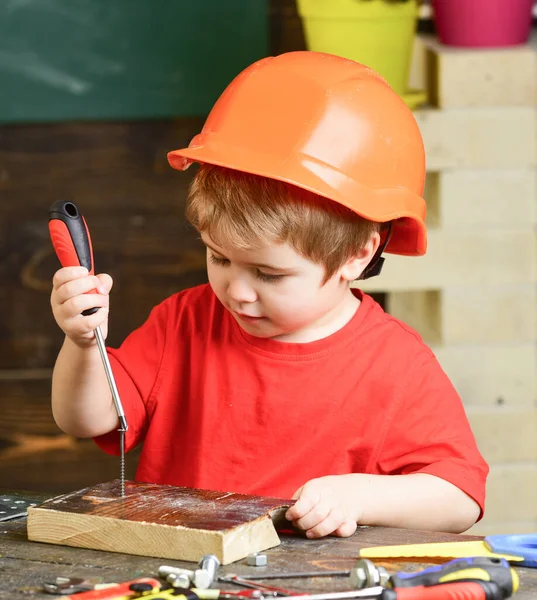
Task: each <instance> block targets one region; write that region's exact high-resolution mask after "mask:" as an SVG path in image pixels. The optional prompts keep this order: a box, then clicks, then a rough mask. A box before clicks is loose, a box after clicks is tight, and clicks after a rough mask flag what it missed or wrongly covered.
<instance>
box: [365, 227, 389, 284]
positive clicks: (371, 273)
mask: <svg viewBox="0 0 537 600" xmlns="http://www.w3.org/2000/svg"><path fill="white" fill-rule="evenodd" d="M392 229H393V226H392V222H391V221H390V222H389V223H388V232H387V233H386V237H385V238H384V241H383V242H382V244H381V245H380V246H379V247H378V248H377V251H376V252H375V254H374V255H373V258H372V259H371V260H370V261H369V264H368V265H367V267H366V268H365V269H364V270H363V271H362V274H361V275H360V277H358V279H357V281H360V280H363V279H370V278H371V277H376V276H377V275H380V272H381V271H382V267H383V265H384V257H383V256H381V254H382V253H383V252H384V250H385V248H386V246H387V245H388V243H389V241H390V239H391V237H392Z"/></svg>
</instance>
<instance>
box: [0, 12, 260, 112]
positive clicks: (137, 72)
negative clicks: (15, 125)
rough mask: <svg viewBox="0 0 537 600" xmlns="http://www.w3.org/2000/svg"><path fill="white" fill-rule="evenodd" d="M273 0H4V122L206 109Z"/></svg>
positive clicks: (0, 77)
mask: <svg viewBox="0 0 537 600" xmlns="http://www.w3.org/2000/svg"><path fill="white" fill-rule="evenodd" d="M266 3H267V0H0V122H4V123H6V122H23V123H26V122H36V121H66V120H78V119H114V120H117V119H136V118H156V117H173V116H179V115H181V116H195V115H204V114H207V112H208V111H209V109H210V107H211V106H212V104H213V103H214V101H215V100H216V99H217V98H218V96H219V94H220V93H221V92H222V90H223V89H224V87H225V86H226V85H227V83H229V81H230V80H231V79H232V78H233V77H234V76H235V75H236V74H237V73H238V72H239V71H241V70H242V69H243V68H244V67H246V66H247V65H248V64H250V63H252V62H254V61H255V60H258V59H259V58H262V57H263V56H266V55H267V53H268V41H267V39H268V35H267V22H268V16H267V6H266Z"/></svg>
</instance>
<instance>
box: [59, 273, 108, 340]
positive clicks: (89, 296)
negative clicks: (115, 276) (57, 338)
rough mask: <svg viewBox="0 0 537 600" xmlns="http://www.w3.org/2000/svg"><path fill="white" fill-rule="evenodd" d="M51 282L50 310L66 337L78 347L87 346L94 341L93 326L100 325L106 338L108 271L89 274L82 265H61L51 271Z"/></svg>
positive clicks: (94, 327)
mask: <svg viewBox="0 0 537 600" xmlns="http://www.w3.org/2000/svg"><path fill="white" fill-rule="evenodd" d="M52 286H53V287H52V293H51V295H50V304H51V306H52V314H53V315H54V318H55V319H56V323H57V324H58V326H59V327H60V329H61V330H62V331H63V332H64V333H65V335H66V336H67V337H68V338H70V339H71V340H72V341H73V342H74V343H75V344H76V345H77V346H79V347H80V348H87V347H89V346H92V345H93V344H95V334H94V329H96V328H97V327H99V326H100V327H101V329H102V333H103V336H104V337H105V338H106V334H107V329H108V306H109V304H108V300H109V297H108V294H109V292H110V289H111V288H112V278H111V277H110V275H106V274H100V275H88V271H87V269H85V268H84V267H64V268H62V269H59V270H58V271H56V273H55V274H54V278H53V280H52ZM88 292H92V293H88ZM95 306H96V307H98V308H99V310H98V311H97V312H95V313H94V314H92V315H88V316H83V315H82V312H83V311H85V310H87V309H88V308H93V307H95Z"/></svg>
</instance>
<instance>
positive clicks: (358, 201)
mask: <svg viewBox="0 0 537 600" xmlns="http://www.w3.org/2000/svg"><path fill="white" fill-rule="evenodd" d="M169 161H170V163H171V165H172V166H173V167H174V168H177V169H184V168H187V167H188V166H189V165H190V164H191V163H192V162H194V161H196V162H199V163H201V167H200V168H199V170H198V172H197V174H196V176H195V178H194V181H193V184H192V186H191V191H190V195H189V199H188V207H187V217H188V219H189V220H190V222H191V223H192V224H193V225H194V227H196V228H197V230H198V231H199V232H200V235H201V239H202V240H203V243H204V244H205V246H206V247H207V270H208V278H209V284H206V285H201V286H198V287H195V288H193V289H187V290H184V291H181V292H179V293H177V294H175V295H173V296H172V297H170V298H168V299H167V300H164V301H163V302H162V303H161V304H159V305H158V306H157V307H155V308H154V309H153V311H152V312H151V314H150V316H149V318H148V320H147V321H146V323H145V324H144V325H142V326H141V327H140V328H139V329H137V330H136V331H134V332H133V333H132V334H131V335H130V336H128V337H127V339H126V340H125V341H124V343H123V344H122V345H121V347H120V348H119V349H110V350H109V356H110V362H111V364H112V367H113V370H114V374H115V378H116V381H117V384H118V389H119V393H120V396H121V399H122V402H123V405H124V408H125V412H126V416H127V420H128V423H129V430H128V433H127V442H126V446H127V449H131V448H134V447H135V446H137V445H139V444H141V443H142V442H143V449H142V453H141V458H140V462H139V467H138V472H137V475H136V479H137V480H140V481H148V482H156V483H162V484H171V485H178V486H187V487H194V488H206V489H214V490H222V491H229V492H241V493H249V494H261V495H266V496H276V497H282V498H289V497H292V498H295V499H297V501H296V503H295V504H294V505H293V506H292V507H291V508H289V510H288V511H287V518H288V519H289V520H290V521H292V522H293V523H294V525H295V526H296V527H298V528H300V529H302V530H304V531H305V532H306V535H307V536H308V537H311V538H315V537H321V536H325V535H328V534H334V535H338V536H349V535H351V534H353V533H354V531H355V530H356V526H357V524H365V525H385V526H394V527H406V528H420V529H430V530H441V531H453V532H460V531H464V530H466V529H467V528H468V527H470V526H471V525H473V524H474V522H475V521H476V520H477V519H478V518H480V517H481V515H482V514H483V508H484V496H485V480H486V476H487V472H488V467H487V465H486V463H485V462H484V460H483V458H482V457H481V455H480V453H479V451H478V449H477V447H476V444H475V440H474V437H473V435H472V432H471V430H470V427H469V424H468V421H467V418H466V416H465V412H464V409H463V406H462V403H461V400H460V398H459V397H458V395H457V393H456V391H455V390H454V388H453V386H452V384H451V383H450V381H449V380H448V378H447V376H446V375H445V373H444V372H443V371H442V369H441V368H440V366H439V364H438V362H437V361H436V359H435V357H434V355H433V353H432V352H431V350H430V349H429V348H428V347H427V346H426V345H425V344H424V343H423V341H422V340H421V338H420V337H419V335H418V334H417V333H416V332H414V331H413V330H412V329H410V328H409V327H407V326H406V325H404V324H403V323H401V322H399V321H397V320H396V319H394V318H393V317H391V316H389V315H387V314H385V313H384V311H383V310H382V309H381V307H380V306H379V305H378V304H376V303H375V302H374V301H373V300H372V298H371V297H370V296H368V295H366V294H364V293H362V292H361V291H360V290H359V289H353V288H351V286H350V284H351V283H352V282H353V281H355V280H357V279H361V278H365V277H368V276H371V275H374V274H376V273H378V271H379V269H380V266H381V264H382V260H383V259H382V258H381V257H380V254H381V253H382V251H383V250H384V249H385V250H386V251H387V252H392V253H396V254H405V255H410V256H412V255H415V256H417V255H421V254H424V253H425V249H426V233H425V225H424V216H425V204H424V201H423V199H422V198H421V194H422V191H423V185H424V178H425V157H424V150H423V143H422V139H421V136H420V133H419V130H418V127H417V124H416V122H415V120H414V118H413V115H412V113H411V112H410V110H409V109H408V108H407V107H406V106H405V104H404V103H403V102H402V101H401V100H400V99H399V97H398V96H397V95H396V94H395V93H394V92H393V91H392V90H391V89H390V88H389V87H388V85H387V84H386V83H385V82H384V80H382V79H381V78H380V77H379V76H378V75H376V74H375V73H374V72H372V71H371V70H370V69H368V68H367V67H364V66H362V65H359V64H357V63H355V62H353V61H349V60H346V59H342V58H339V57H336V56H331V55H326V54H318V53H314V52H292V53H288V54H282V55H280V56H278V57H275V58H266V59H263V60H261V61H259V62H257V63H255V64H254V65H252V66H250V67H248V68H247V69H245V71H243V72H242V73H241V74H240V75H239V76H238V77H237V78H236V79H235V80H234V81H233V82H232V83H231V84H230V85H229V86H228V88H227V89H226V90H225V91H224V93H223V94H222V96H221V97H220V99H219V100H218V102H217V103H216V104H215V106H214V107H213V110H212V111H211V114H210V115H209V117H208V119H207V121H206V123H205V126H204V128H203V131H202V132H201V133H200V134H199V135H198V136H196V137H195V138H194V139H193V140H192V142H191V144H190V146H189V147H188V148H185V149H182V150H177V151H174V152H171V153H170V154H169ZM96 287H97V291H98V293H88V292H90V291H91V290H93V289H94V288H96ZM111 287H112V280H111V278H110V276H108V275H105V274H100V275H97V276H96V277H93V276H88V274H87V272H86V271H85V270H84V269H82V268H80V267H77V268H74V267H73V268H63V269H60V270H59V271H58V272H57V273H56V274H55V276H54V282H53V291H52V296H51V303H52V309H53V313H54V316H55V318H56V321H57V323H58V325H59V326H60V327H61V329H62V330H63V331H64V332H65V334H66V337H65V342H64V345H63V347H62V349H61V351H60V354H59V356H58V359H57V362H56V366H55V369H54V376H53V386H52V408H53V413H54V417H55V419H56V422H57V423H58V425H59V427H60V428H61V429H63V430H64V431H66V432H68V433H70V434H72V435H74V436H78V437H93V438H95V441H96V443H97V444H98V445H99V446H100V447H101V448H103V449H104V450H105V451H107V452H110V453H117V452H118V434H117V432H116V431H115V430H116V429H117V427H118V419H117V416H116V413H115V410H114V405H113V403H112V400H111V395H110V392H109V389H108V384H107V381H106V378H105V374H104V370H103V367H102V363H101V359H100V356H99V353H98V349H97V347H96V344H95V339H94V335H93V330H94V329H95V328H96V327H97V326H98V325H100V326H101V327H102V328H103V333H104V334H105V335H106V330H107V318H108V305H109V304H108V303H109V300H108V295H109V292H110V289H111ZM93 306H99V307H101V310H99V311H97V312H96V313H95V314H94V315H91V316H82V315H81V312H82V311H83V310H85V309H87V308H91V307H93Z"/></svg>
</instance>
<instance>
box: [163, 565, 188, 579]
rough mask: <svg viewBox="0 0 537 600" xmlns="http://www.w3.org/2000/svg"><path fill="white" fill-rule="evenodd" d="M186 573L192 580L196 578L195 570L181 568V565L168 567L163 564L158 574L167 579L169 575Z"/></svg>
mask: <svg viewBox="0 0 537 600" xmlns="http://www.w3.org/2000/svg"><path fill="white" fill-rule="evenodd" d="M172 574H173V575H186V576H187V577H188V578H189V579H190V580H191V581H193V580H194V571H190V570H189V569H181V568H180V567H167V566H166V565H162V566H161V567H159V569H158V576H159V577H160V578H162V579H166V578H167V577H168V575H172Z"/></svg>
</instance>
